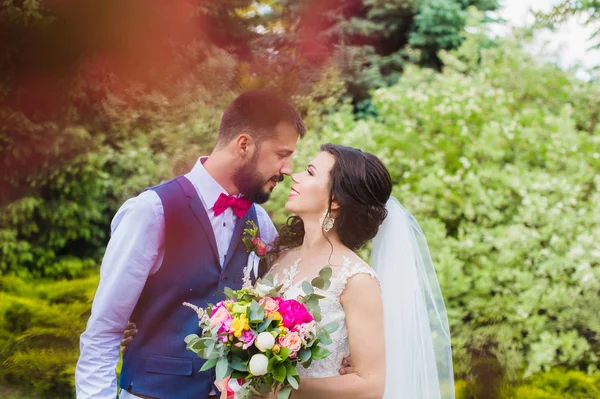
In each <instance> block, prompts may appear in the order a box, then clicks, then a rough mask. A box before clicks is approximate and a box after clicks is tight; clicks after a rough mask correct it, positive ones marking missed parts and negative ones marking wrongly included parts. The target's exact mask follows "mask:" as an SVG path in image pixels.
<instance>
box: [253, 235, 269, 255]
mask: <svg viewBox="0 0 600 399" xmlns="http://www.w3.org/2000/svg"><path fill="white" fill-rule="evenodd" d="M252 244H254V245H256V254H257V255H258V256H265V255H266V254H267V244H265V243H264V242H263V240H261V239H260V238H258V237H254V238H253V239H252Z"/></svg>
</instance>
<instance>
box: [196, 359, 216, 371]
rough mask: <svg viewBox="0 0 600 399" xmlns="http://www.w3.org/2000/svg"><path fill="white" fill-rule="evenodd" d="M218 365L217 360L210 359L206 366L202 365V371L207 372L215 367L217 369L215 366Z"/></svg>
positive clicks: (205, 363)
mask: <svg viewBox="0 0 600 399" xmlns="http://www.w3.org/2000/svg"><path fill="white" fill-rule="evenodd" d="M216 364H217V359H216V358H215V359H209V360H207V361H205V362H204V364H203V365H202V367H200V371H206V370H209V369H212V368H213V367H215V365H216Z"/></svg>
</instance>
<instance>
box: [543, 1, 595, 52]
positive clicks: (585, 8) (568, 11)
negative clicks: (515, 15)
mask: <svg viewBox="0 0 600 399" xmlns="http://www.w3.org/2000/svg"><path fill="white" fill-rule="evenodd" d="M536 15H537V17H538V18H539V20H540V21H542V22H546V23H551V24H555V23H562V22H565V21H566V20H567V19H569V18H570V17H572V16H583V17H584V19H585V22H584V23H585V24H586V25H597V24H598V22H599V21H600V0H562V1H561V2H559V3H558V4H556V5H555V6H554V7H553V8H552V10H551V11H550V12H548V13H542V12H538V13H536ZM590 39H591V40H594V41H596V42H597V43H596V44H594V45H593V46H592V48H595V49H598V48H600V26H598V27H597V28H596V31H595V32H594V33H593V34H592V36H591V37H590Z"/></svg>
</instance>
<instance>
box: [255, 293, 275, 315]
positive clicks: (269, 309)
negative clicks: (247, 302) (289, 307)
mask: <svg viewBox="0 0 600 399" xmlns="http://www.w3.org/2000/svg"><path fill="white" fill-rule="evenodd" d="M263 303H264V304H265V313H266V314H267V315H269V314H271V313H273V312H277V310H278V309H279V303H278V302H277V301H276V300H275V299H273V298H271V297H266V298H263V299H261V300H260V301H259V302H258V304H259V305H262V304H263Z"/></svg>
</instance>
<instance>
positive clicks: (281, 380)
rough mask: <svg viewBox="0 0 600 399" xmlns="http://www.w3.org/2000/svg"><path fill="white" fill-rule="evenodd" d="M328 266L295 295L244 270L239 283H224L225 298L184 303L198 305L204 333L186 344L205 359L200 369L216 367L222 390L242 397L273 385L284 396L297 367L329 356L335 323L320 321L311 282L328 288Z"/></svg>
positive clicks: (293, 385) (280, 397) (268, 278)
mask: <svg viewBox="0 0 600 399" xmlns="http://www.w3.org/2000/svg"><path fill="white" fill-rule="evenodd" d="M331 272H332V271H331V268H330V267H329V266H327V267H325V268H323V269H322V270H321V272H320V273H319V276H318V277H317V278H315V279H313V280H312V282H310V283H309V282H308V281H305V282H303V284H302V289H303V294H304V295H300V296H299V297H298V298H297V299H284V298H283V297H282V292H281V289H282V286H281V285H279V286H275V284H274V282H273V277H272V276H270V275H267V276H266V277H265V278H263V279H259V280H258V281H257V282H256V284H255V285H252V283H251V282H250V277H249V273H247V270H245V272H244V275H245V276H246V277H244V285H243V288H242V289H240V290H237V291H234V290H231V289H229V288H225V297H226V299H225V300H223V301H221V302H219V303H217V304H215V305H209V306H208V307H207V308H205V309H202V308H198V307H196V306H194V305H192V304H189V303H184V305H185V306H188V307H190V308H192V309H194V310H195V311H196V313H197V314H198V317H199V319H200V322H199V326H200V328H201V329H202V335H201V336H198V335H197V334H191V335H188V336H187V337H186V338H185V342H186V344H187V349H189V350H191V351H193V352H195V353H196V354H197V355H198V356H200V357H201V358H203V359H206V362H205V363H204V365H203V366H202V368H201V369H200V371H205V370H209V369H211V368H213V367H216V381H217V386H218V387H219V389H220V390H221V392H224V393H225V394H224V396H226V397H227V398H234V399H246V398H249V397H251V396H252V395H261V394H266V393H269V392H273V391H277V397H278V399H287V398H289V397H290V395H291V393H292V389H297V388H298V384H299V382H300V377H299V375H298V370H297V367H298V366H300V365H302V366H304V367H308V366H309V365H310V363H311V362H312V361H313V360H320V359H324V358H325V357H327V356H328V355H329V354H330V352H329V351H328V350H327V349H326V348H325V347H324V346H323V345H328V344H330V343H331V338H330V333H332V332H334V331H335V330H336V329H337V328H338V326H337V324H336V323H331V324H329V325H326V326H323V327H320V326H319V325H318V324H317V322H319V321H320V320H321V315H320V311H319V300H320V299H322V298H323V296H320V295H317V294H316V293H315V291H314V289H315V288H321V289H326V288H327V287H328V286H329V284H330V282H329V279H330V277H331Z"/></svg>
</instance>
